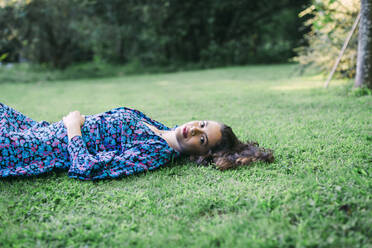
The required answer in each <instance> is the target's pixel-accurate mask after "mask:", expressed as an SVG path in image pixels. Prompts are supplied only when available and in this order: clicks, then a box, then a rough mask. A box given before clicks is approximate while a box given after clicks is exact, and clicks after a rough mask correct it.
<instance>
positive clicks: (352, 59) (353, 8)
mask: <svg viewBox="0 0 372 248" xmlns="http://www.w3.org/2000/svg"><path fill="white" fill-rule="evenodd" d="M359 9H360V4H359V1H358V0H339V1H335V0H323V1H314V4H313V5H311V6H310V7H308V8H306V9H305V10H304V11H302V12H301V13H300V16H306V15H310V16H311V18H310V19H309V20H307V21H306V22H305V25H306V26H308V27H311V31H310V32H309V33H308V34H306V35H305V37H304V38H305V40H306V42H307V43H308V45H306V46H302V47H300V48H297V49H295V51H296V52H297V53H298V56H297V57H295V58H294V60H295V61H297V62H299V63H300V64H301V65H302V66H303V68H306V67H307V68H308V67H313V68H318V69H320V71H322V72H323V73H329V72H330V71H331V69H332V67H333V65H334V63H335V60H336V58H337V57H338V55H339V53H340V50H341V48H342V46H343V43H344V42H345V39H346V37H347V34H348V33H349V31H350V29H351V27H352V25H353V23H354V21H355V19H356V17H357V15H358V12H359ZM357 46H358V39H357V32H354V34H353V36H352V39H351V40H350V43H349V45H348V48H347V49H346V51H345V53H344V55H343V57H342V59H341V61H340V64H339V66H338V67H337V70H336V73H337V74H338V75H339V76H342V77H348V78H353V77H354V76H355V70H356V59H357V57H356V53H357Z"/></svg>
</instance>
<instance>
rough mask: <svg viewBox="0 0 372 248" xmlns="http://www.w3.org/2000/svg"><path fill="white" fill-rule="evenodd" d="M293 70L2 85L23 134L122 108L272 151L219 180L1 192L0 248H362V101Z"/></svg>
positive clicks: (31, 184) (184, 176) (130, 180)
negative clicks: (72, 114) (29, 125)
mask: <svg viewBox="0 0 372 248" xmlns="http://www.w3.org/2000/svg"><path fill="white" fill-rule="evenodd" d="M294 70H295V66H294V65H273V66H248V67H232V68H224V69H214V70H205V71H192V72H183V73H171V74H157V75H143V76H123V77H116V78H105V79H96V80H76V81H74V80H71V81H59V82H58V81H57V82H43V81H39V82H35V83H2V84H0V92H1V94H0V97H1V98H0V102H4V103H6V104H8V105H10V106H12V107H14V108H15V109H17V110H19V111H21V112H23V113H24V114H26V115H28V116H30V117H32V118H34V119H35V120H38V121H40V120H47V121H57V120H60V119H61V118H62V116H63V115H65V114H66V113H68V112H69V111H71V110H75V109H77V110H80V111H81V112H82V113H83V114H93V113H99V112H103V111H106V110H108V109H110V108H114V107H119V106H129V107H133V108H136V109H139V110H141V111H143V112H144V113H146V114H148V115H149V116H150V117H152V118H154V119H156V120H158V121H161V122H163V123H164V124H166V125H168V126H174V125H176V124H181V123H183V122H186V121H189V120H194V119H212V120H218V121H222V122H225V123H227V124H229V125H230V126H232V128H233V130H235V132H236V133H237V135H238V137H239V138H240V139H242V140H248V139H249V140H254V141H258V142H259V143H260V145H261V146H263V147H267V148H271V149H273V150H274V151H275V157H276V161H275V163H273V164H264V163H256V164H254V165H252V166H250V167H241V168H238V169H236V170H230V171H225V172H220V171H217V170H215V169H214V168H213V167H200V166H197V165H195V164H193V163H188V162H187V161H186V162H185V161H184V162H177V163H175V164H171V165H169V166H167V167H164V168H161V169H159V170H157V171H154V172H149V173H146V174H140V175H136V176H130V177H126V178H122V179H120V180H106V181H98V182H83V181H78V180H73V179H69V178H68V177H67V175H66V173H65V172H58V173H52V174H49V175H46V176H43V177H38V178H31V179H16V180H1V179H0V247H34V246H37V247H48V246H49V247H66V246H67V247H104V246H107V247H126V246H138V247H181V246H190V247H372V245H371V244H372V228H371V227H372V199H371V196H372V180H371V176H372V166H371V165H372V157H371V153H372V96H362V97H357V96H355V94H351V95H350V94H348V93H347V92H348V90H349V83H347V82H346V81H332V82H331V84H332V86H331V88H330V89H328V90H325V89H323V88H322V80H323V79H322V77H320V76H317V75H311V76H297V75H296V74H294V73H293V72H294Z"/></svg>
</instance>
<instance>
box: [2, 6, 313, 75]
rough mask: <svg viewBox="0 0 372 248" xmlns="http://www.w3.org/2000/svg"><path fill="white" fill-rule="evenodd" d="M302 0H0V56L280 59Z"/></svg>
mask: <svg viewBox="0 0 372 248" xmlns="http://www.w3.org/2000/svg"><path fill="white" fill-rule="evenodd" d="M308 4H309V0H277V1H269V0H263V1H253V0H238V1H213V0H205V1H197V0H190V1H176V0H159V1H147V0H140V1H121V0H84V1H80V0H9V1H8V0H1V1H0V56H1V54H3V55H4V56H3V60H4V61H8V62H11V61H13V62H17V61H29V62H34V63H38V64H42V65H47V66H48V67H53V68H62V69H63V68H66V67H67V66H69V65H72V64H76V63H79V62H86V61H95V62H97V61H104V62H109V63H119V64H127V63H132V64H134V65H135V66H136V67H141V66H163V67H169V66H172V67H182V68H183V67H187V66H188V65H189V64H196V65H197V66H198V67H199V68H204V67H212V66H213V67H214V66H226V65H239V64H247V63H264V62H266V63H267V62H270V63H273V62H286V61H288V59H289V58H291V57H293V56H294V52H293V50H292V49H293V48H294V47H297V46H300V45H301V38H302V35H303V34H304V33H305V31H306V29H303V28H301V27H302V22H303V21H304V20H305V18H302V19H300V18H299V17H298V13H299V12H300V11H301V10H302V9H303V8H304V7H305V6H306V5H308Z"/></svg>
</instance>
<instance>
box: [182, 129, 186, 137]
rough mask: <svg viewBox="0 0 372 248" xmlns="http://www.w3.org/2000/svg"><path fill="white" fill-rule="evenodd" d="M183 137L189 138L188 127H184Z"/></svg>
mask: <svg viewBox="0 0 372 248" xmlns="http://www.w3.org/2000/svg"><path fill="white" fill-rule="evenodd" d="M182 134H183V137H184V138H185V139H186V138H187V127H184V128H183V130H182Z"/></svg>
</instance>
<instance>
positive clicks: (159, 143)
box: [0, 103, 180, 180]
mask: <svg viewBox="0 0 372 248" xmlns="http://www.w3.org/2000/svg"><path fill="white" fill-rule="evenodd" d="M145 122H146V123H148V124H151V125H153V126H155V127H156V128H158V129H160V130H169V128H168V127H166V126H164V125H163V124H161V123H159V122H157V121H154V120H152V119H150V118H149V117H147V116H145V115H144V114H143V113H141V112H140V111H138V110H134V109H130V108H126V107H120V108H115V109H112V110H110V111H107V112H104V113H100V114H96V115H87V116H86V117H85V122H84V125H83V126H82V127H81V133H82V136H75V137H73V138H72V139H71V140H70V141H69V140H68V136H67V130H66V128H65V127H64V124H63V121H58V122H55V123H52V124H50V123H48V122H46V121H41V122H36V121H34V120H32V119H31V118H29V117H27V116H25V115H23V114H21V113H20V112H18V111H16V110H14V109H13V108H11V107H9V106H7V105H5V104H2V103H0V177H12V176H34V175H40V174H43V173H46V172H49V171H52V170H53V169H57V168H59V169H65V170H68V176H69V177H72V178H79V179H83V180H95V179H104V178H117V177H121V176H126V175H131V174H135V173H139V172H143V171H148V170H154V169H156V168H158V167H160V166H164V165H165V164H167V163H168V162H169V161H172V160H173V159H175V158H177V157H179V156H180V154H179V152H177V151H176V150H174V149H173V148H171V147H170V146H169V145H168V143H167V142H166V141H165V140H164V139H163V138H161V137H159V136H158V135H156V134H155V133H154V132H153V131H152V130H151V129H150V128H149V127H148V126H147V125H146V124H145Z"/></svg>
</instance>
